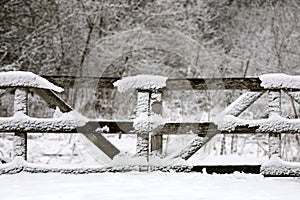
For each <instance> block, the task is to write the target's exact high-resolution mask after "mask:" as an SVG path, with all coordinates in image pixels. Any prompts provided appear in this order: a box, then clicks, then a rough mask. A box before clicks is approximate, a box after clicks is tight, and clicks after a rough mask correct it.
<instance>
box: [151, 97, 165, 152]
mask: <svg viewBox="0 0 300 200" xmlns="http://www.w3.org/2000/svg"><path fill="white" fill-rule="evenodd" d="M162 109H163V108H162V92H152V93H151V97H150V112H151V114H157V115H162ZM150 141H151V142H150V150H151V152H156V153H158V154H161V153H162V149H163V136H162V135H156V134H154V135H151V138H150Z"/></svg>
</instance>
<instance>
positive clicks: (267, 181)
mask: <svg viewBox="0 0 300 200" xmlns="http://www.w3.org/2000/svg"><path fill="white" fill-rule="evenodd" d="M299 196H300V179H299V178H264V177H263V176H261V175H249V174H242V173H234V174H228V175H207V174H201V173H162V172H152V173H144V172H140V173H139V172H135V173H104V174H86V175H66V174H29V173H20V174H15V175H4V176H0V199H1V200H35V199H36V200H48V199H49V200H57V199H60V200H79V199H80V200H83V199H84V200H85V199H88V200H93V199H95V200H96V199H97V200H98V199H101V200H103V199H110V200H113V199H143V200H145V199H172V200H173V199H206V200H207V199H214V200H215V199H220V200H221V199H222V200H225V199H230V200H234V199H237V200H245V199H263V200H272V199H274V200H275V199H278V200H282V199H285V200H293V199H294V200H296V199H297V200H298V199H299Z"/></svg>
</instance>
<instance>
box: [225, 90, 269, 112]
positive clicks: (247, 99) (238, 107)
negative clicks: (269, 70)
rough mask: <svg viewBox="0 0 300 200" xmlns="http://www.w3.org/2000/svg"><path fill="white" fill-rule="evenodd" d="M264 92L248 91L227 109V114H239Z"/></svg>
mask: <svg viewBox="0 0 300 200" xmlns="http://www.w3.org/2000/svg"><path fill="white" fill-rule="evenodd" d="M263 93H264V92H246V93H244V94H242V95H241V96H240V97H239V98H238V99H237V100H235V101H234V102H233V103H231V104H230V105H229V106H228V107H227V108H226V109H225V115H233V116H239V115H240V114H241V113H242V112H243V111H244V110H246V109H247V108H248V107H249V106H250V105H251V104H253V103H254V102H255V101H256V100H257V99H258V98H259V97H261V96H262V95H263Z"/></svg>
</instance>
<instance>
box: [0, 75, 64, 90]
mask: <svg viewBox="0 0 300 200" xmlns="http://www.w3.org/2000/svg"><path fill="white" fill-rule="evenodd" d="M11 87H13V88H16V87H22V88H42V89H49V90H53V91H56V92H62V91H63V89H62V88H61V87H58V86H56V85H54V84H53V83H51V82H49V81H48V80H46V79H45V78H42V77H40V76H38V75H36V74H34V73H32V72H25V71H10V72H0V89H6V88H11Z"/></svg>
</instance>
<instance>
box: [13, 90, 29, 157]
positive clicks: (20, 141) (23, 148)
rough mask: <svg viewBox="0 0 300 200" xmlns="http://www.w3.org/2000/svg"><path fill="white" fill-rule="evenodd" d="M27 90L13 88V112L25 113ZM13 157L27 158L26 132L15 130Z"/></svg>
mask: <svg viewBox="0 0 300 200" xmlns="http://www.w3.org/2000/svg"><path fill="white" fill-rule="evenodd" d="M27 102H28V90H27V89H19V88H17V89H16V90H15V98H14V113H15V114H16V113H22V114H27V107H28V105H27ZM14 157H23V158H24V160H27V133H26V132H20V131H18V132H15V134H14Z"/></svg>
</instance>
